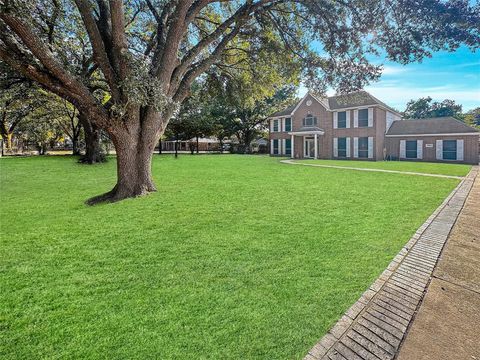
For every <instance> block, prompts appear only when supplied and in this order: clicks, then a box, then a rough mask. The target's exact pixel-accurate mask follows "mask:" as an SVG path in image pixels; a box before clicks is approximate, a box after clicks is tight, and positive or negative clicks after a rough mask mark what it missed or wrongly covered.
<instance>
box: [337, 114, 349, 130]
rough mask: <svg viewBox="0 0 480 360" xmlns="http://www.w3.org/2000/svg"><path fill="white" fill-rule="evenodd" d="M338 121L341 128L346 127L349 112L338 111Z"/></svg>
mask: <svg viewBox="0 0 480 360" xmlns="http://www.w3.org/2000/svg"><path fill="white" fill-rule="evenodd" d="M337 116H338V123H337V127H338V128H339V129H345V128H346V127H347V112H346V111H341V112H339V113H338V115H337Z"/></svg>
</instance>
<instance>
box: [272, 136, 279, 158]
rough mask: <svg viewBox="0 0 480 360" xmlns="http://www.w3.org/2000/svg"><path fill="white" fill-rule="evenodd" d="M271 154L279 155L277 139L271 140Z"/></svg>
mask: <svg viewBox="0 0 480 360" xmlns="http://www.w3.org/2000/svg"><path fill="white" fill-rule="evenodd" d="M273 154H274V155H278V154H279V144H278V139H275V140H273Z"/></svg>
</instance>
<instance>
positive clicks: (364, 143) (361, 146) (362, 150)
mask: <svg viewBox="0 0 480 360" xmlns="http://www.w3.org/2000/svg"><path fill="white" fill-rule="evenodd" d="M358 157H359V158H368V137H359V138H358Z"/></svg>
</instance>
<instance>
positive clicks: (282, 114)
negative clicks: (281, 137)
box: [270, 99, 303, 117]
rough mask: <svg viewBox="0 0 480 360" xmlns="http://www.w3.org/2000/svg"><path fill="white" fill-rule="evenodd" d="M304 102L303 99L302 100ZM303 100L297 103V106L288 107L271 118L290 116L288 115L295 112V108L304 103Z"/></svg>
mask: <svg viewBox="0 0 480 360" xmlns="http://www.w3.org/2000/svg"><path fill="white" fill-rule="evenodd" d="M302 100H303V99H302ZM302 100H299V101H297V102H296V103H295V104H293V105H291V106H289V107H287V108H286V109H285V110H282V111H277V112H276V113H274V114H272V115H270V117H278V116H288V115H291V114H292V112H293V110H295V108H296V107H297V105H298V104H300V102H302Z"/></svg>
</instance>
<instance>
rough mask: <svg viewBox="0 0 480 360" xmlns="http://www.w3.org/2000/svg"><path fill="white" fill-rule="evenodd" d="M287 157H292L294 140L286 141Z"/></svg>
mask: <svg viewBox="0 0 480 360" xmlns="http://www.w3.org/2000/svg"><path fill="white" fill-rule="evenodd" d="M285 155H290V156H291V155H292V140H291V139H286V140H285Z"/></svg>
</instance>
